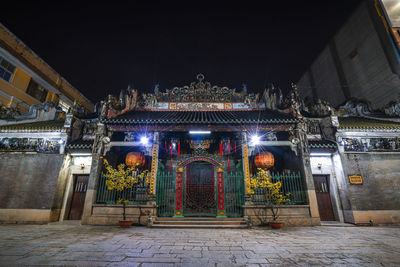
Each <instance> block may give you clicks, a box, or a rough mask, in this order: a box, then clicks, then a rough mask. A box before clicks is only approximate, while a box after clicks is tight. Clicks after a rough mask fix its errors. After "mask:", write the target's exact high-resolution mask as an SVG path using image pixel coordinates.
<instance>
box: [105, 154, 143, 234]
mask: <svg viewBox="0 0 400 267" xmlns="http://www.w3.org/2000/svg"><path fill="white" fill-rule="evenodd" d="M103 162H104V166H105V168H106V170H107V172H106V173H105V174H104V176H105V177H106V186H107V189H108V190H116V191H117V193H118V197H119V198H118V201H117V204H122V209H123V213H122V220H120V221H119V225H120V226H121V227H130V226H131V225H132V223H133V222H132V220H127V219H126V205H127V204H128V203H129V202H130V201H129V200H128V199H126V195H127V194H122V191H123V190H125V189H129V188H132V187H133V185H135V184H137V183H138V182H139V181H140V180H141V179H143V177H145V176H146V175H147V171H143V172H142V173H140V174H137V170H136V167H135V166H132V167H129V166H126V165H125V164H124V163H121V164H119V165H118V166H117V168H113V167H112V166H111V165H110V164H109V163H108V161H107V160H106V159H104V160H103ZM134 174H137V175H134Z"/></svg>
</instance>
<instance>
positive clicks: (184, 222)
mask: <svg viewBox="0 0 400 267" xmlns="http://www.w3.org/2000/svg"><path fill="white" fill-rule="evenodd" d="M154 224H168V225H173V224H182V225H190V224H192V225H209V224H213V225H240V224H244V225H246V222H245V221H187V220H186V221H161V220H156V221H154Z"/></svg>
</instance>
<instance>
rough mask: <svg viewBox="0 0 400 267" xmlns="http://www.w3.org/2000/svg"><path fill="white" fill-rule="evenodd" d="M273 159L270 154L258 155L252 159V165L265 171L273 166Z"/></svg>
mask: <svg viewBox="0 0 400 267" xmlns="http://www.w3.org/2000/svg"><path fill="white" fill-rule="evenodd" d="M274 163H275V159H274V155H273V154H272V153H270V152H262V153H260V154H258V155H257V156H256V157H255V159H254V164H255V165H256V167H257V168H261V169H264V170H267V169H269V168H271V167H272V166H274Z"/></svg>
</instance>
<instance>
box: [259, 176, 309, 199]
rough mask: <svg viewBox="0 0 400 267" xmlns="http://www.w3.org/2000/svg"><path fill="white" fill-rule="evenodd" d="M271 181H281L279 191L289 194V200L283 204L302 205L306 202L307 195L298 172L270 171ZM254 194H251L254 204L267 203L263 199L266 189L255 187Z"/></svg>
mask: <svg viewBox="0 0 400 267" xmlns="http://www.w3.org/2000/svg"><path fill="white" fill-rule="evenodd" d="M271 176H272V179H271V182H273V183H276V182H278V181H281V182H282V187H281V192H282V193H283V195H287V194H289V197H288V198H289V199H290V201H289V202H286V203H285V205H302V204H307V196H306V192H305V187H304V181H303V179H302V176H301V174H300V172H296V173H294V172H292V173H288V174H283V173H278V172H276V173H274V172H272V173H271ZM254 191H255V192H254V195H253V196H252V201H253V202H254V203H255V204H269V203H267V202H266V200H265V194H266V193H267V189H260V188H258V189H256V190H254Z"/></svg>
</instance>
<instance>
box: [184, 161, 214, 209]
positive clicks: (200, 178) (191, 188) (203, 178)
mask: <svg viewBox="0 0 400 267" xmlns="http://www.w3.org/2000/svg"><path fill="white" fill-rule="evenodd" d="M214 172H215V168H214V165H212V164H211V163H209V162H206V161H194V162H192V163H190V164H188V165H186V179H185V183H184V207H183V214H185V216H187V217H194V216H201V217H207V216H214V217H215V216H216V214H217V203H216V199H217V196H216V181H215V173H214Z"/></svg>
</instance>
